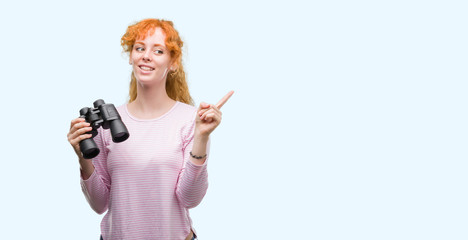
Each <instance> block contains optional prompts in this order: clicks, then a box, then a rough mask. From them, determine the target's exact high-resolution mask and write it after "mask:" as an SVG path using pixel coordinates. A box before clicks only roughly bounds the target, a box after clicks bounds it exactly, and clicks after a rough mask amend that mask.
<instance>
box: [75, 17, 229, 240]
mask: <svg viewBox="0 0 468 240" xmlns="http://www.w3.org/2000/svg"><path fill="white" fill-rule="evenodd" d="M121 45H122V47H123V49H124V50H125V51H126V52H127V53H129V60H130V61H129V62H130V65H132V68H133V72H132V77H131V83H130V101H129V103H128V104H124V105H122V106H119V107H117V110H118V111H119V114H120V116H121V117H122V120H123V122H124V123H125V125H126V126H127V128H128V131H129V133H130V137H129V139H127V140H126V141H125V142H122V143H114V142H112V141H111V135H110V131H109V129H102V128H99V129H98V132H99V134H98V135H97V136H96V137H95V138H94V141H95V142H96V144H97V145H98V147H99V148H100V150H101V153H100V154H99V155H98V156H97V157H95V158H94V159H92V160H86V159H84V158H83V157H82V155H81V152H80V148H79V142H80V141H81V140H83V139H86V138H90V137H91V135H90V134H86V132H88V131H90V130H91V128H90V124H89V123H87V122H85V121H84V119H82V118H77V119H74V120H72V122H71V126H70V132H69V133H68V140H69V142H70V144H71V145H72V146H73V148H74V150H75V152H76V154H77V155H78V158H79V163H80V170H81V186H82V189H83V193H84V194H85V197H86V199H87V200H88V202H89V204H90V206H91V208H92V209H93V210H94V211H96V212H97V213H98V214H102V213H104V212H105V211H107V213H106V215H105V216H104V218H103V220H102V222H101V233H102V235H101V238H102V239H106V240H107V239H145V240H148V239H188V240H189V239H195V238H196V236H195V234H194V231H193V228H192V221H191V219H190V216H189V211H188V209H190V208H193V207H195V206H197V205H198V204H199V203H200V202H201V200H202V199H203V196H204V195H205V193H206V190H207V187H208V182H207V169H206V164H207V162H206V160H207V158H208V153H209V135H210V134H211V132H213V130H214V129H215V128H216V127H217V126H218V125H219V124H220V122H221V112H220V110H219V109H220V108H221V106H222V105H223V104H224V103H225V102H226V101H227V100H228V99H229V97H230V96H231V95H232V94H233V92H232V91H231V92H229V93H228V94H227V95H226V96H225V97H224V98H223V99H222V100H221V101H220V102H219V103H218V104H216V105H213V104H206V103H201V104H200V106H199V108H198V109H196V108H195V107H194V106H193V103H192V98H191V97H190V94H189V91H188V87H187V83H186V81H185V72H184V70H183V66H182V51H181V48H182V45H183V42H182V41H181V39H180V37H179V34H178V32H177V31H176V30H175V29H174V28H173V24H172V22H171V21H165V20H158V19H145V20H142V21H140V22H138V23H136V24H134V25H131V26H129V27H128V28H127V32H126V33H125V34H124V35H123V37H122V39H121Z"/></svg>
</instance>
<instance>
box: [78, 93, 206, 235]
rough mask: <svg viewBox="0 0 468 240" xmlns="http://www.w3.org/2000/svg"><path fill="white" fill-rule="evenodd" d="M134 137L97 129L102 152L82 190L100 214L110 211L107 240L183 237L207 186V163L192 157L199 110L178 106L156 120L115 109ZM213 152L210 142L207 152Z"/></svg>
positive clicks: (106, 220)
mask: <svg viewBox="0 0 468 240" xmlns="http://www.w3.org/2000/svg"><path fill="white" fill-rule="evenodd" d="M117 110H118V112H119V114H120V116H121V117H122V120H123V122H124V123H125V125H126V126H127V128H128V131H129V133H130V137H129V138H128V139H127V140H126V141H125V142H122V143H114V142H113V141H112V138H111V134H110V129H103V128H99V130H98V131H99V134H98V135H97V136H96V137H95V138H94V141H95V142H96V144H97V145H98V147H99V149H100V150H101V152H100V154H99V155H98V156H97V157H96V158H94V159H92V161H93V164H94V167H95V171H94V172H93V174H92V175H91V176H90V177H89V178H88V179H87V180H83V178H81V187H82V190H83V193H84V195H85V197H86V199H87V201H88V203H89V205H90V206H91V208H92V209H93V210H94V211H96V212H97V213H98V214H102V213H104V212H106V211H107V213H106V214H105V216H104V218H103V220H102V222H101V233H102V236H103V238H104V239H105V240H108V239H131V240H136V239H144V240H149V239H185V237H186V236H187V235H189V233H190V229H191V228H192V220H191V219H190V216H189V209H190V208H193V207H195V206H197V205H198V204H199V203H200V202H201V201H202V199H203V197H204V195H205V193H206V190H207V188H208V179H207V178H208V175H207V166H206V164H207V161H205V163H204V164H203V165H196V164H194V163H192V162H191V161H190V154H189V152H190V151H191V149H192V145H193V137H194V129H195V114H196V111H197V109H196V108H195V107H193V106H190V105H188V104H185V103H181V102H176V104H175V105H174V106H173V107H172V108H171V110H169V111H168V112H167V113H165V114H164V115H162V116H160V117H158V118H156V119H149V120H146V119H145V120H143V119H137V118H135V117H134V116H132V115H130V113H129V112H128V110H127V105H126V104H124V105H122V106H119V107H118V108H117ZM208 151H209V142H208V147H207V153H208Z"/></svg>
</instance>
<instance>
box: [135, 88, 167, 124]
mask: <svg viewBox="0 0 468 240" xmlns="http://www.w3.org/2000/svg"><path fill="white" fill-rule="evenodd" d="M137 92H138V94H137V97H136V99H135V100H134V101H133V102H131V103H129V104H128V110H129V111H130V113H131V114H132V115H134V116H136V117H138V118H144V119H151V118H157V117H159V116H161V115H163V114H164V113H166V112H168V111H169V110H170V109H171V108H172V107H173V106H174V104H175V102H176V101H174V100H173V99H171V98H170V97H169V96H168V95H167V92H166V87H165V84H164V85H163V86H141V85H138V86H137Z"/></svg>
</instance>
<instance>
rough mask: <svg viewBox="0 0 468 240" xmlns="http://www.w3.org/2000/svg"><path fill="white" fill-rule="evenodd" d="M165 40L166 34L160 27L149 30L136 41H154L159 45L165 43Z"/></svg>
mask: <svg viewBox="0 0 468 240" xmlns="http://www.w3.org/2000/svg"><path fill="white" fill-rule="evenodd" d="M165 41H166V34H165V33H164V31H163V30H162V29H161V28H160V27H157V28H154V29H150V30H148V31H147V32H146V33H145V34H143V35H142V36H140V37H139V38H138V39H137V40H136V42H142V43H144V42H152V43H155V44H159V45H165Z"/></svg>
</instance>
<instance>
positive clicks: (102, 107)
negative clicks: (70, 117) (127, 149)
mask: <svg viewBox="0 0 468 240" xmlns="http://www.w3.org/2000/svg"><path fill="white" fill-rule="evenodd" d="M93 105H94V108H88V107H84V108H82V109H81V110H80V118H84V119H85V120H86V122H88V123H90V125H91V127H92V128H93V129H92V130H91V131H89V132H87V133H86V134H92V137H91V138H87V139H84V140H82V141H81V142H80V149H81V153H82V154H83V157H84V158H86V159H91V158H94V157H96V156H97V155H99V148H98V147H97V145H96V143H95V142H94V140H93V138H94V137H95V136H96V135H97V134H98V132H97V129H98V128H99V127H101V126H102V127H103V128H104V129H109V128H110V130H111V135H112V141H113V142H116V143H119V142H123V141H125V140H127V138H128V137H129V136H130V135H129V133H128V130H127V127H126V126H125V124H124V123H123V122H122V120H121V118H120V115H119V113H118V112H117V109H116V108H115V106H114V104H111V103H107V104H106V103H105V102H104V100H102V99H98V100H96V101H95V102H94V103H93Z"/></svg>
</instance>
